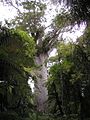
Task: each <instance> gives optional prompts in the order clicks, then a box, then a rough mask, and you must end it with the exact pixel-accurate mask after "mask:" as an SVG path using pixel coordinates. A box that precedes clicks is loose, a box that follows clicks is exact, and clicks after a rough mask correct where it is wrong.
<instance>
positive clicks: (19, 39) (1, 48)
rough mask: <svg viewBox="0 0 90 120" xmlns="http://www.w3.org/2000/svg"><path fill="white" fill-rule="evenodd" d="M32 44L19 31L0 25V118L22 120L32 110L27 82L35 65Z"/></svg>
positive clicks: (28, 37)
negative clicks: (28, 69)
mask: <svg viewBox="0 0 90 120" xmlns="http://www.w3.org/2000/svg"><path fill="white" fill-rule="evenodd" d="M34 54H35V43H34V40H33V38H32V37H30V36H29V35H28V34H27V33H26V32H24V31H22V30H17V29H16V30H15V29H8V28H5V27H1V32H0V119H1V120H9V119H10V120H22V119H26V118H29V113H30V112H31V113H32V111H33V107H34V105H33V102H32V99H33V95H32V92H31V89H30V86H29V85H28V78H29V74H30V73H29V72H28V73H27V72H26V71H25V68H26V67H30V68H31V67H32V66H34V60H33V59H34Z"/></svg>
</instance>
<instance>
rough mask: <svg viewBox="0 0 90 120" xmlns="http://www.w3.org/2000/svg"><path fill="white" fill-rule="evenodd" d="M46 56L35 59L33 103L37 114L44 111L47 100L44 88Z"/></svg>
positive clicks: (46, 92) (41, 55)
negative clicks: (34, 102)
mask: <svg viewBox="0 0 90 120" xmlns="http://www.w3.org/2000/svg"><path fill="white" fill-rule="evenodd" d="M47 57H48V56H47V54H44V53H43V54H40V55H39V56H38V57H36V64H37V65H38V70H37V71H36V76H37V79H36V82H35V101H36V105H37V110H38V111H39V112H45V111H46V106H47V105H46V101H47V98H48V91H47V88H46V81H47V65H46V62H45V61H46V59H47Z"/></svg>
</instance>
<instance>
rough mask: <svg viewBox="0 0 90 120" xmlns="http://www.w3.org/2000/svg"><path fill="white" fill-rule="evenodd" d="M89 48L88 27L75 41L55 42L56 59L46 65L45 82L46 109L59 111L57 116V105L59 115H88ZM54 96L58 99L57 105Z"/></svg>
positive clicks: (87, 116)
mask: <svg viewBox="0 0 90 120" xmlns="http://www.w3.org/2000/svg"><path fill="white" fill-rule="evenodd" d="M89 49H90V46H89V29H87V30H86V32H85V34H84V36H83V37H81V38H80V40H78V43H77V44H71V43H62V42H61V44H60V45H59V46H58V60H59V61H57V60H55V61H54V62H56V64H54V65H53V66H52V67H51V68H50V71H49V72H50V76H49V80H48V83H47V84H48V94H49V99H48V101H49V106H50V107H49V111H50V112H51V113H52V114H53V115H54V116H55V115H57V116H58V114H59V117H60V114H61V112H60V109H59V105H60V106H61V108H62V110H63V112H64V115H65V117H64V116H63V117H64V118H63V119H78V118H81V119H84V118H89V110H88V107H89V101H88V100H89V99H90V98H89V94H88V93H89V89H88V86H89V85H90V84H89V83H90V80H89V79H90V76H89V74H90V69H89V66H90V65H89V64H90V61H89V59H88V56H89ZM56 58H57V57H56ZM55 89H56V90H55ZM86 93H87V94H86ZM56 94H57V95H58V98H56V97H55V96H56ZM57 99H58V101H61V102H59V105H58V102H57ZM86 109H87V110H86ZM85 111H87V112H85ZM75 116H76V117H75ZM57 118H58V117H57Z"/></svg>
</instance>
